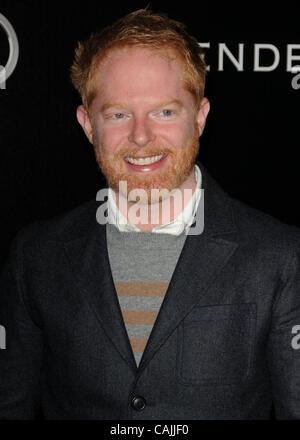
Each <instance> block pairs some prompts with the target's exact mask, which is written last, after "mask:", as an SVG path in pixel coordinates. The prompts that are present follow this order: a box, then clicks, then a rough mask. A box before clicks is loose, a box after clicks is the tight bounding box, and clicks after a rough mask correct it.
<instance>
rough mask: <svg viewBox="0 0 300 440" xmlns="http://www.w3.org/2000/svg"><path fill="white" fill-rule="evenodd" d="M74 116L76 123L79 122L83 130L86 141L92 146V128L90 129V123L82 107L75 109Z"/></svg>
mask: <svg viewBox="0 0 300 440" xmlns="http://www.w3.org/2000/svg"><path fill="white" fill-rule="evenodd" d="M76 115H77V121H78V122H79V124H80V125H81V127H82V128H83V131H84V132H85V134H86V136H87V138H88V140H89V141H90V143H91V144H92V143H93V128H92V124H91V121H90V119H89V115H88V113H87V111H86V109H85V108H84V106H83V105H80V106H79V107H77V112H76Z"/></svg>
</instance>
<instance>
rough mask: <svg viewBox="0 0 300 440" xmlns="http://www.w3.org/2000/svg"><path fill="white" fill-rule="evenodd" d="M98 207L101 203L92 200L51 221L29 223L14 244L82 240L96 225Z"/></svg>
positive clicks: (24, 244)
mask: <svg viewBox="0 0 300 440" xmlns="http://www.w3.org/2000/svg"><path fill="white" fill-rule="evenodd" d="M98 206H99V202H97V201H95V200H90V201H87V202H85V203H83V204H81V205H79V206H77V207H75V208H74V209H72V210H69V211H66V212H64V213H61V214H59V215H56V216H55V217H52V218H50V219H47V220H38V221H34V222H32V223H29V224H28V225H26V226H24V227H23V228H22V229H21V230H20V231H19V232H18V234H17V235H16V237H15V239H14V243H19V244H20V243H22V245H23V246H26V245H31V246H34V245H38V244H41V243H44V244H46V243H51V242H56V243H57V242H66V241H70V240H73V239H76V238H80V237H82V236H84V235H86V234H87V233H88V232H89V231H90V230H91V228H92V227H93V226H94V225H95V222H96V211H97V208H98Z"/></svg>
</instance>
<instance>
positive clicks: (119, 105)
mask: <svg viewBox="0 0 300 440" xmlns="http://www.w3.org/2000/svg"><path fill="white" fill-rule="evenodd" d="M168 105H178V106H179V107H182V106H183V103H182V102H181V101H180V100H179V99H172V100H170V101H164V102H160V103H159V104H157V105H155V107H156V108H161V107H167V106H168ZM111 108H118V109H119V108H120V109H126V108H128V106H126V105H125V104H122V103H121V102H112V103H107V104H104V105H103V106H102V107H101V112H105V111H107V110H110V109H111Z"/></svg>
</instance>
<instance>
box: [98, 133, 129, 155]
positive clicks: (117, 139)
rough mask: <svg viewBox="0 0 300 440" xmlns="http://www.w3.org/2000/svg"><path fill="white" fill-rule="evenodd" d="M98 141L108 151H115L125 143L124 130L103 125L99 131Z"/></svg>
mask: <svg viewBox="0 0 300 440" xmlns="http://www.w3.org/2000/svg"><path fill="white" fill-rule="evenodd" d="M97 141H98V142H97V143H98V145H101V147H102V148H103V149H104V150H105V151H106V152H111V153H113V152H114V151H115V150H117V149H118V148H120V146H121V145H122V144H124V130H122V129H120V128H117V129H116V128H106V127H103V128H102V129H101V130H98V131H97Z"/></svg>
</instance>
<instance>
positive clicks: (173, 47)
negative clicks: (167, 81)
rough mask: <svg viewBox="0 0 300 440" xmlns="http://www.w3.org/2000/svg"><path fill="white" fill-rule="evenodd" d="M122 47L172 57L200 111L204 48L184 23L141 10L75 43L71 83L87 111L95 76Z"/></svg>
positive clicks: (203, 75) (94, 94)
mask: <svg viewBox="0 0 300 440" xmlns="http://www.w3.org/2000/svg"><path fill="white" fill-rule="evenodd" d="M123 47H141V48H147V49H149V50H152V51H154V52H161V54H162V55H164V56H168V55H169V56H170V53H171V54H173V55H174V56H175V58H176V59H178V61H179V62H180V63H181V65H182V67H183V69H182V71H183V82H184V86H185V88H186V89H187V90H188V91H189V92H191V93H192V94H193V96H194V98H195V105H196V108H199V104H200V101H201V99H202V98H203V95H204V87H205V75H206V68H207V66H206V63H205V61H204V53H203V49H202V48H201V47H200V46H199V44H198V42H197V40H196V39H195V38H194V37H192V36H191V35H189V34H188V33H187V32H186V30H185V25H184V24H182V23H180V22H178V21H175V20H172V19H170V18H169V17H168V16H167V15H166V14H164V13H154V12H152V11H150V10H147V9H140V10H138V11H134V12H132V13H130V14H128V15H126V16H125V17H123V18H121V19H119V20H118V21H116V22H115V23H113V24H112V25H111V26H107V27H106V28H104V29H102V30H101V31H99V32H97V33H95V34H91V36H90V37H89V38H88V40H87V41H85V42H79V43H78V46H77V48H76V50H75V57H74V61H73V63H72V66H71V81H72V83H73V85H74V87H75V88H76V89H77V90H78V92H79V94H80V96H81V99H82V102H83V105H84V107H85V108H86V110H87V111H89V109H90V106H91V104H92V102H93V100H94V98H95V96H96V94H97V90H96V88H95V85H94V81H93V80H94V77H95V73H96V72H98V71H99V68H100V67H101V63H102V62H103V61H104V60H105V58H106V57H107V55H108V54H109V53H110V52H111V51H113V50H115V49H119V48H123Z"/></svg>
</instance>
